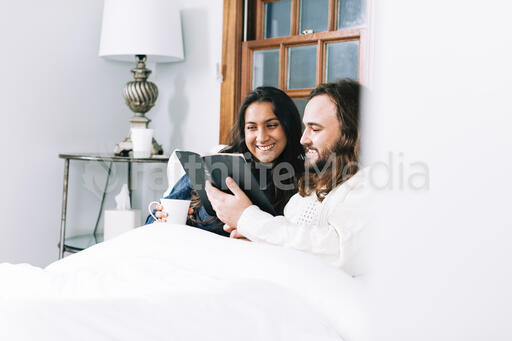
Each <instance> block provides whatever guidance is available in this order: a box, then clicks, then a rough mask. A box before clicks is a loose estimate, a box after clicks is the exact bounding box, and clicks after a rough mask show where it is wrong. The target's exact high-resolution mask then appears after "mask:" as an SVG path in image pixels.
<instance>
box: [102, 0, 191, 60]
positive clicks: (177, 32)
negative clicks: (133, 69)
mask: <svg viewBox="0 0 512 341" xmlns="http://www.w3.org/2000/svg"><path fill="white" fill-rule="evenodd" d="M138 54H140V55H147V56H148V62H155V63H166V62H167V63H168V62H176V61H180V60H182V59H183V40H182V35H181V20H180V13H179V11H178V9H177V8H176V6H175V3H174V1H173V0H144V1H140V0H105V7H104V9H103V24H102V28H101V40H100V50H99V55H100V56H101V57H106V58H109V59H114V60H120V61H129V62H134V60H135V55H138Z"/></svg>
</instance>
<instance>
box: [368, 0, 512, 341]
mask: <svg viewBox="0 0 512 341" xmlns="http://www.w3.org/2000/svg"><path fill="white" fill-rule="evenodd" d="M374 3H375V5H376V6H375V18H376V22H375V27H374V32H375V55H374V62H375V63H374V70H373V71H374V74H373V76H374V87H373V96H374V102H373V107H372V108H371V110H370V111H369V112H368V113H367V114H366V118H367V120H366V122H365V127H366V130H365V131H364V132H363V135H364V136H366V141H365V143H364V144H363V145H366V147H367V148H366V152H367V157H368V159H371V160H373V161H376V160H383V161H386V160H387V159H388V153H390V152H391V153H394V155H395V163H394V165H393V166H394V169H393V171H392V172H391V174H393V175H394V179H395V182H394V184H393V186H392V189H391V190H390V191H387V192H385V193H384V194H385V201H383V202H382V203H381V204H382V206H381V208H382V211H381V214H380V217H379V219H377V220H376V223H375V229H374V231H373V232H374V238H375V240H374V241H375V243H374V244H373V245H371V247H370V250H371V257H370V261H371V262H372V263H373V265H374V268H373V271H370V272H369V273H370V274H372V275H371V276H370V277H369V278H368V280H369V283H371V284H372V285H373V291H372V295H371V296H370V297H369V299H368V302H369V303H370V308H371V309H372V311H373V317H374V319H373V322H372V328H371V329H372V332H373V333H374V337H373V338H372V340H415V341H421V340H466V341H468V340H493V341H498V340H511V339H512V327H511V324H510V316H512V295H511V289H510V288H511V287H512V266H511V259H512V252H511V247H510V243H511V240H512V219H511V215H510V211H511V209H510V208H511V203H512V201H511V200H510V191H511V190H512V177H511V173H512V159H511V157H510V155H511V150H512V139H511V134H510V129H511V126H512V109H511V108H512V106H511V104H510V98H511V91H512V87H511V85H510V82H511V80H512V64H511V60H512V36H511V34H510V33H511V32H512V24H511V21H510V13H511V10H512V6H511V5H510V3H509V2H504V1H498V0H493V1H487V2H481V1H444V0H434V1H428V2H421V1H410V0H379V1H375V2H374ZM400 153H402V154H403V155H402V157H401V158H402V160H403V165H404V178H405V181H406V182H405V186H404V187H403V188H400V185H399V184H400V183H399V182H398V177H399V175H400V174H399V172H400V168H399V165H398V158H399V154H400ZM414 162H423V163H425V164H426V165H427V166H428V168H429V174H430V177H429V178H430V185H429V187H428V188H427V189H425V190H415V189H414V188H412V187H411V186H408V185H407V180H409V178H410V176H411V175H412V173H414V172H417V171H419V168H418V167H415V166H413V163H414Z"/></svg>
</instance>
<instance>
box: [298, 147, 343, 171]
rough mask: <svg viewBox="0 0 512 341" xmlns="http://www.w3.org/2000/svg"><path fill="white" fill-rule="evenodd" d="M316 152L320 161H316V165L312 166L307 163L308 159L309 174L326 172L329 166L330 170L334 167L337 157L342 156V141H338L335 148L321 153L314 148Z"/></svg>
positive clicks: (323, 150)
mask: <svg viewBox="0 0 512 341" xmlns="http://www.w3.org/2000/svg"><path fill="white" fill-rule="evenodd" d="M314 150H316V151H317V153H318V159H317V160H316V161H315V163H313V164H310V163H309V162H307V158H306V165H305V166H306V169H307V171H308V172H310V173H312V172H324V171H326V170H327V169H326V168H325V167H326V166H327V165H329V168H331V167H332V165H333V163H335V162H336V155H338V154H340V152H341V150H342V146H341V143H340V141H337V142H336V143H335V144H334V145H333V146H331V147H330V148H326V149H322V150H321V151H320V150H318V149H316V148H314Z"/></svg>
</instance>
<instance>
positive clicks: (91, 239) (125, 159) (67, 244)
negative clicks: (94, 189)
mask: <svg viewBox="0 0 512 341" xmlns="http://www.w3.org/2000/svg"><path fill="white" fill-rule="evenodd" d="M59 158H61V159H64V185H63V189H62V212H61V223H60V240H59V245H58V246H59V259H61V258H63V257H64V252H71V253H74V252H78V251H81V250H84V249H86V248H88V247H90V246H93V245H95V244H97V243H101V242H102V241H103V235H102V234H99V233H98V225H99V222H100V219H101V215H102V213H103V204H104V203H105V196H106V194H107V188H108V183H109V180H110V175H111V170H112V163H114V162H121V163H126V166H127V174H128V175H127V177H128V179H127V181H128V190H129V193H130V201H131V199H132V186H131V184H132V179H131V177H132V164H133V163H167V162H168V161H169V156H166V155H153V156H152V157H149V158H137V159H136V158H133V157H129V156H116V155H114V154H94V153H92V154H89V153H78V154H59ZM71 160H78V161H92V162H101V163H102V164H103V165H106V172H107V179H106V181H105V187H104V190H103V194H102V196H101V202H100V206H99V212H98V217H97V219H96V224H95V225H94V229H92V231H91V233H90V234H87V235H82V236H76V237H71V238H67V237H66V213H67V212H66V211H67V203H68V179H69V164H70V162H71Z"/></svg>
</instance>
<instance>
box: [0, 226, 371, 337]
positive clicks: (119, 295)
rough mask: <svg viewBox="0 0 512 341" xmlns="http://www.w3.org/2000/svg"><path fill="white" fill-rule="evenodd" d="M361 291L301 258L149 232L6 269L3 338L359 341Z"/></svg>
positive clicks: (175, 232)
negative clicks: (34, 264) (42, 264)
mask: <svg viewBox="0 0 512 341" xmlns="http://www.w3.org/2000/svg"><path fill="white" fill-rule="evenodd" d="M361 286H362V282H361V281H360V280H359V279H354V278H351V277H349V276H347V275H345V274H344V273H343V272H342V271H341V270H339V269H336V268H334V267H332V266H331V265H329V264H327V263H324V262H323V261H322V260H320V259H318V258H316V257H314V256H312V255H309V254H305V253H302V252H299V251H295V250H289V249H285V248H280V247H274V246H270V245H263V244H257V243H249V242H245V241H239V240H233V239H229V238H224V237H220V236H217V235H215V234H212V233H209V232H205V231H201V230H199V229H195V228H190V227H187V226H182V225H162V224H153V225H150V226H148V227H141V228H138V229H135V230H133V231H131V232H129V233H126V234H124V235H122V236H120V237H118V238H116V239H113V240H110V241H107V242H104V243H101V244H98V245H96V246H94V247H91V248H89V249H87V250H85V251H82V252H80V253H78V254H75V255H72V256H69V257H67V258H65V259H63V260H60V261H57V262H55V263H53V264H51V265H50V266H48V267H47V268H45V269H41V268H36V267H32V266H29V265H10V264H2V265H0V340H64V339H67V340H88V341H89V340H95V341H97V340H223V341H230V340H237V341H238V340H340V339H345V340H347V341H350V340H358V339H360V338H361V337H362V335H364V334H365V333H364V332H365V327H366V324H365V317H364V314H363V311H364V309H363V306H364V305H363V303H362V297H361V296H362V295H361V292H363V290H362V288H361Z"/></svg>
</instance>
